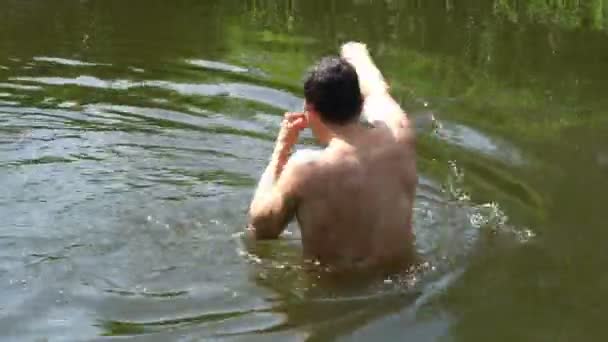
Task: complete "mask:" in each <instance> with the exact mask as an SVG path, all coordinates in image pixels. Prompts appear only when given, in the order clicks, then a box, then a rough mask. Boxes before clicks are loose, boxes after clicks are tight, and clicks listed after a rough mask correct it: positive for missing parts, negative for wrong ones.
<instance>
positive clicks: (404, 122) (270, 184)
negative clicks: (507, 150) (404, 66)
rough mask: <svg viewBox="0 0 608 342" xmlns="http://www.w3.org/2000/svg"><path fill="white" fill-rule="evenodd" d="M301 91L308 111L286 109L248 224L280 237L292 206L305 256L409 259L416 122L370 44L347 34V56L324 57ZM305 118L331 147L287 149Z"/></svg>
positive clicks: (379, 265)
mask: <svg viewBox="0 0 608 342" xmlns="http://www.w3.org/2000/svg"><path fill="white" fill-rule="evenodd" d="M304 92H305V97H306V104H305V111H304V113H287V114H285V117H284V119H283V122H282V125H281V129H280V132H279V135H278V138H277V141H276V146H275V149H274V153H273V154H272V158H271V161H270V163H269V165H268V167H267V168H266V171H265V172H264V174H263V175H262V179H261V181H260V184H259V186H258V189H257V191H256V193H255V195H254V198H253V201H252V203H251V206H250V211H249V228H248V230H249V232H250V233H251V235H253V236H254V237H255V238H257V239H275V238H277V237H278V236H279V235H280V234H281V233H282V231H283V230H284V229H285V226H286V225H287V224H288V223H289V221H290V220H291V219H292V218H293V217H294V216H295V217H297V220H298V223H299V226H300V230H301V232H302V245H303V253H304V257H305V258H306V259H308V260H314V261H317V262H319V263H321V264H322V265H327V266H329V267H331V268H334V269H340V270H350V269H363V270H370V269H384V270H387V269H391V270H401V269H403V268H404V267H406V266H409V265H411V264H412V262H413V258H414V252H413V250H414V248H413V234H412V222H411V221H412V204H413V200H414V193H415V188H416V183H417V178H416V163H415V148H414V147H415V146H414V131H413V129H412V127H411V126H410V122H409V120H408V119H407V116H406V115H405V113H404V112H403V111H402V109H401V108H400V106H399V105H398V104H397V103H396V102H395V101H394V100H393V99H392V98H391V96H390V95H389V93H388V87H387V85H386V83H385V82H384V79H383V78H382V75H381V73H380V71H379V70H378V69H377V68H376V66H375V65H374V63H373V62H372V60H371V58H370V56H369V54H368V52H367V48H366V47H365V45H363V44H360V43H348V44H345V45H344V46H342V51H341V58H338V57H327V58H324V59H322V60H321V61H320V62H319V63H318V64H317V65H316V66H315V67H314V68H313V69H312V71H311V72H310V74H309V76H308V79H307V80H306V82H305V85H304ZM361 114H363V116H364V119H366V120H367V121H368V123H369V124H371V127H370V125H363V124H362V123H361V122H360V115H361ZM306 127H309V128H310V129H311V130H312V131H313V134H314V135H315V137H316V138H317V140H318V141H319V143H320V144H322V145H326V148H325V149H324V150H322V151H318V153H317V154H316V155H315V156H314V158H310V157H305V158H302V157H301V156H300V157H299V156H298V153H296V155H294V156H292V157H291V158H290V153H291V151H292V148H293V146H294V144H296V142H297V140H298V136H299V133H300V131H301V130H303V129H304V128H306ZM308 153H309V154H311V153H313V152H311V151H308Z"/></svg>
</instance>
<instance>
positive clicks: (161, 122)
mask: <svg viewBox="0 0 608 342" xmlns="http://www.w3.org/2000/svg"><path fill="white" fill-rule="evenodd" d="M0 5H1V8H2V10H1V11H0V189H1V190H0V218H1V221H0V298H2V300H0V336H1V337H2V339H7V340H36V339H45V338H47V339H49V340H91V339H96V338H99V339H102V338H108V337H117V338H124V337H128V338H132V339H135V340H146V341H149V340H158V341H166V340H177V339H186V340H188V339H201V338H202V339H204V338H214V339H225V340H247V341H250V340H256V339H259V340H267V339H269V338H275V339H278V340H305V339H310V340H319V341H325V340H333V339H340V338H343V339H347V340H372V339H382V340H401V339H409V340H415V341H425V340H438V339H447V340H452V339H453V340H462V341H471V340H493V341H494V340H509V341H511V340H550V341H554V340H568V341H569V340H588V341H591V340H593V341H596V340H604V339H605V336H606V334H605V333H604V331H603V329H602V328H603V326H602V323H603V315H602V311H601V309H602V308H603V307H604V306H605V305H604V304H605V302H606V300H605V298H606V297H607V296H606V295H607V293H606V284H608V278H606V276H604V275H603V274H602V272H601V270H602V269H603V267H604V266H605V264H606V261H608V260H606V256H605V253H603V250H604V246H603V243H604V241H606V238H607V237H608V234H607V233H606V230H605V229H604V227H605V222H604V217H605V215H603V205H604V203H605V202H606V200H607V198H606V193H607V192H606V190H607V189H608V182H607V181H606V179H607V178H606V177H605V176H606V170H608V168H607V165H608V162H606V161H607V160H608V157H607V156H608V153H607V152H606V147H607V146H608V140H607V138H606V137H608V125H607V122H606V113H605V111H606V110H605V108H606V105H607V103H606V97H605V96H604V95H603V94H604V89H605V88H606V86H607V84H606V80H608V77H607V76H608V75H607V74H606V73H607V72H608V67H607V64H606V63H607V61H608V44H607V42H608V41H607V39H608V38H607V37H606V32H607V31H606V27H607V25H608V22H607V21H606V19H605V18H606V16H607V15H608V3H606V2H605V1H603V0H590V1H587V2H584V3H582V2H568V1H566V2H563V1H562V2H559V1H526V2H521V1H516V0H509V1H482V2H479V1H464V2H459V3H456V2H453V1H447V2H441V3H430V2H429V3H424V4H423V3H420V2H417V1H401V2H397V1H373V2H372V1H354V0H343V1H320V0H319V1H297V0H290V1H283V2H277V1H263V0H262V1H260V0H258V1H253V0H251V1H177V2H175V3H171V4H167V3H165V2H161V1H145V2H143V1H130V2H128V3H125V2H121V1H113V0H106V1H81V2H74V1H67V0H65V1H64V0H61V1H53V2H48V1H28V2H23V1H16V0H4V1H1V4H0ZM346 40H363V41H365V42H367V43H368V44H369V46H370V48H371V50H372V52H373V54H374V56H375V57H376V59H377V61H378V63H379V65H380V66H381V67H382V69H383V70H385V71H386V74H387V75H388V77H389V79H390V83H391V86H392V88H393V92H394V94H395V96H396V97H397V98H398V99H399V101H400V102H401V103H402V104H403V106H404V107H405V108H406V109H407V110H408V112H410V114H411V116H412V117H413V118H414V120H415V121H416V127H417V132H418V150H419V156H418V165H419V168H420V173H421V174H420V184H419V187H418V194H417V198H416V205H415V222H416V223H415V226H416V227H415V229H416V233H417V234H416V235H417V241H416V243H417V248H418V251H419V253H420V255H421V256H422V257H423V260H424V263H423V265H422V266H421V267H420V269H418V270H416V271H414V272H410V273H404V274H401V275H396V276H394V277H390V278H387V279H381V280H378V281H372V282H363V281H355V280H352V279H351V280H349V281H347V282H344V281H342V282H338V283H336V282H335V281H330V280H331V279H328V278H327V277H325V276H324V275H322V274H318V273H315V272H309V271H306V270H305V269H306V268H308V267H309V265H306V264H304V263H303V262H302V260H301V259H300V246H299V238H300V237H299V233H298V230H297V227H295V226H291V227H290V229H289V232H288V233H287V234H286V235H285V236H284V238H283V239H281V240H279V241H274V242H264V243H260V244H257V245H253V246H252V245H250V244H248V243H247V241H245V240H244V239H243V237H242V235H241V232H242V228H243V226H244V223H245V217H244V215H245V211H246V208H247V204H248V201H249V199H250V196H251V193H252V190H253V188H254V186H255V183H256V181H257V178H258V175H259V174H260V172H261V171H262V169H263V167H264V166H265V163H266V161H267V158H268V156H269V155H270V151H271V149H272V143H273V139H274V134H275V132H276V129H277V128H278V123H279V115H280V114H281V113H282V112H283V111H285V110H295V109H299V108H300V107H301V105H302V100H301V90H300V88H301V80H302V77H303V74H304V71H305V69H306V68H307V67H308V66H309V65H310V64H311V63H312V62H313V61H314V60H315V59H317V58H319V57H320V56H322V55H324V54H327V53H332V52H335V51H336V49H337V47H338V46H339V44H340V43H342V42H344V41H346ZM310 141H311V139H310V136H309V135H307V136H306V139H305V141H304V143H305V144H308V143H310Z"/></svg>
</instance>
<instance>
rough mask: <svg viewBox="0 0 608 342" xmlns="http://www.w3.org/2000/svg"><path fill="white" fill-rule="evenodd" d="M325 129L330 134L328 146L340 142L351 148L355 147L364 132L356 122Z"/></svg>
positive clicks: (363, 128) (330, 126)
mask: <svg viewBox="0 0 608 342" xmlns="http://www.w3.org/2000/svg"><path fill="white" fill-rule="evenodd" d="M327 128H328V129H329V131H330V134H331V138H330V140H329V144H332V143H336V142H342V143H346V144H348V145H353V146H354V145H357V142H358V141H359V140H360V138H361V136H362V135H363V133H364V131H365V127H363V126H362V125H361V124H360V123H359V122H358V121H355V122H352V123H349V124H346V125H328V126H327Z"/></svg>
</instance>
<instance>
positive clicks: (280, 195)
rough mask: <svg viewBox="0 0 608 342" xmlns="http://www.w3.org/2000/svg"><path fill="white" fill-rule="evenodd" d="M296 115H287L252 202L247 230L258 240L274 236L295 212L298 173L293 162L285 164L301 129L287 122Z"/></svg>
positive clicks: (279, 232)
mask: <svg viewBox="0 0 608 342" xmlns="http://www.w3.org/2000/svg"><path fill="white" fill-rule="evenodd" d="M290 115H291V116H290ZM296 116H297V115H292V114H288V115H286V119H285V120H284V121H283V124H282V127H281V131H280V132H279V136H278V138H277V142H276V145H275V149H274V152H273V154H272V157H271V160H270V163H269V164H268V166H267V167H266V170H265V171H264V173H263V174H262V177H261V179H260V182H259V184H258V187H257V189H256V192H255V194H254V197H253V200H252V202H251V206H250V209H249V229H250V231H251V232H252V233H253V235H254V237H255V238H257V239H274V238H277V237H278V236H279V235H280V234H281V232H282V231H283V229H285V226H286V225H287V223H289V221H290V220H291V219H292V218H293V216H294V213H295V208H296V191H295V190H296V184H297V182H296V181H297V179H298V178H297V177H298V175H297V170H296V167H295V165H291V164H293V163H291V164H290V165H287V166H286V164H287V160H288V159H289V153H290V152H291V149H292V146H293V144H294V143H295V141H296V140H297V135H298V132H299V129H301V127H296V126H297V125H298V123H296V124H293V122H290V120H292V121H294V120H295V121H297V120H298V119H297V117H296ZM283 169H285V170H283Z"/></svg>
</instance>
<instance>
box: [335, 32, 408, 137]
mask: <svg viewBox="0 0 608 342" xmlns="http://www.w3.org/2000/svg"><path fill="white" fill-rule="evenodd" d="M341 56H342V58H344V59H346V60H347V61H348V62H349V63H350V64H352V65H353V67H354V68H355V70H356V71H357V75H358V76H359V87H360V88H361V93H362V94H363V98H364V101H365V102H364V104H363V117H364V118H365V119H367V121H369V122H370V123H373V122H374V121H381V122H383V123H385V124H386V125H387V126H388V127H389V128H390V129H391V131H392V132H393V133H394V134H395V135H400V131H401V130H402V129H403V128H404V125H407V117H406V115H405V112H404V111H403V110H402V109H401V107H400V106H399V104H398V103H397V102H396V101H395V100H394V99H393V98H392V97H391V95H390V94H389V92H388V85H387V84H386V82H385V81H384V77H383V76H382V73H381V72H380V70H378V68H377V67H376V65H375V64H374V62H373V61H372V58H371V57H370V55H369V52H368V50H367V47H366V46H365V45H364V44H362V43H356V42H350V43H346V44H344V45H342V49H341Z"/></svg>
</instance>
